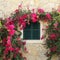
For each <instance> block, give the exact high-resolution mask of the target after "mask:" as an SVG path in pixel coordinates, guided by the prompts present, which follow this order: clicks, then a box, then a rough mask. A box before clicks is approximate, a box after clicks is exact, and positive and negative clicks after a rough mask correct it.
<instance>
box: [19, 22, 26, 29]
mask: <svg viewBox="0 0 60 60" xmlns="http://www.w3.org/2000/svg"><path fill="white" fill-rule="evenodd" d="M25 27H26V22H25V21H23V22H22V23H21V27H20V29H24V28H25Z"/></svg>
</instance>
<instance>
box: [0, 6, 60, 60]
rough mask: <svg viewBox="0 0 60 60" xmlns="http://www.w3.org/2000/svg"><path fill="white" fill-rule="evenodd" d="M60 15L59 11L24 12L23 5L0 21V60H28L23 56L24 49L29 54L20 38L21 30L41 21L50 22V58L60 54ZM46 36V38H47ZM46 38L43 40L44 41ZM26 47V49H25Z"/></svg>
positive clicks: (47, 33) (48, 32)
mask: <svg viewBox="0 0 60 60" xmlns="http://www.w3.org/2000/svg"><path fill="white" fill-rule="evenodd" d="M59 19H60V15H59V11H58V12H57V11H54V12H50V13H48V12H45V11H44V10H43V9H40V8H38V9H37V11H36V12H35V9H32V10H30V9H27V11H26V10H22V9H21V5H20V6H19V7H18V9H16V10H15V11H14V13H12V15H11V16H10V17H8V18H5V19H4V20H3V19H0V59H1V60H26V58H25V57H24V56H23V54H22V49H23V50H25V51H26V52H27V48H26V46H25V44H26V42H23V41H22V40H21V38H20V35H21V29H24V28H25V27H26V24H28V25H29V24H30V23H31V22H32V23H36V22H39V21H44V22H46V21H47V22H48V23H49V24H48V27H47V29H46V35H48V37H47V38H46V45H47V47H48V48H49V49H50V51H49V52H48V53H47V55H49V57H51V56H52V55H53V54H56V53H57V54H60V43H59V42H60V31H59V30H60V26H59V25H60V20H59ZM46 35H45V37H46ZM43 38H44V36H43V37H42V38H41V39H43ZM23 47H24V48H23Z"/></svg>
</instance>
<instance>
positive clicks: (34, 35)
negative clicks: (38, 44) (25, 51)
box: [23, 22, 40, 40]
mask: <svg viewBox="0 0 60 60" xmlns="http://www.w3.org/2000/svg"><path fill="white" fill-rule="evenodd" d="M23 39H24V40H38V39H40V23H39V22H36V23H31V24H30V25H26V28H25V29H24V30H23Z"/></svg>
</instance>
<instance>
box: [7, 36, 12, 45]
mask: <svg viewBox="0 0 60 60" xmlns="http://www.w3.org/2000/svg"><path fill="white" fill-rule="evenodd" d="M7 44H8V45H9V46H11V37H10V36H8V37H7Z"/></svg>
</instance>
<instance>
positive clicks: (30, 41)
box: [21, 21, 45, 43]
mask: <svg viewBox="0 0 60 60" xmlns="http://www.w3.org/2000/svg"><path fill="white" fill-rule="evenodd" d="M39 23H40V37H42V35H43V34H44V31H43V30H42V29H43V28H44V26H45V24H44V23H43V22H41V21H40V22H39ZM21 32H22V35H21V38H22V39H23V30H21ZM23 41H26V43H43V40H41V39H40V40H23Z"/></svg>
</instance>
